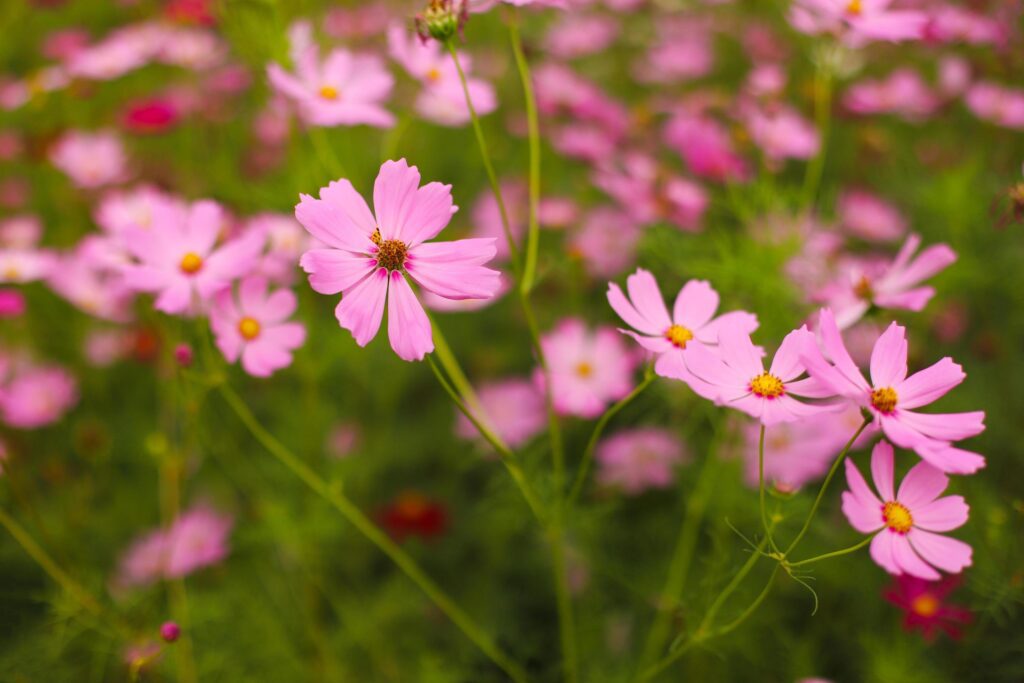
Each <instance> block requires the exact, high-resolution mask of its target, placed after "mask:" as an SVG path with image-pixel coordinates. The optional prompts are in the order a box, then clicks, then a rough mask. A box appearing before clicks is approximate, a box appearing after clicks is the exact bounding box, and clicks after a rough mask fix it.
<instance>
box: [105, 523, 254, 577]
mask: <svg viewBox="0 0 1024 683" xmlns="http://www.w3.org/2000/svg"><path fill="white" fill-rule="evenodd" d="M233 524H234V522H233V520H232V519H231V517H230V516H228V515H223V514H221V513H218V512H216V511H215V510H213V509H211V508H209V507H206V506H204V505H197V506H194V507H193V508H191V509H190V510H187V511H185V512H183V513H182V514H181V515H180V516H179V517H178V518H177V519H176V520H175V521H174V523H173V524H172V525H171V527H170V528H169V529H166V530H163V529H160V530H157V531H153V532H150V533H148V534H146V535H145V536H143V537H142V538H140V539H139V540H137V541H135V542H134V543H132V545H131V547H129V548H128V550H127V552H125V554H124V555H123V556H122V558H121V562H120V567H119V570H118V576H117V578H116V580H115V582H114V583H115V586H120V587H127V588H130V587H136V586H145V585H148V584H151V583H153V582H155V581H159V580H161V579H175V578H181V577H183V576H187V575H189V574H191V573H193V572H195V571H196V570H198V569H202V568H203V567H208V566H211V565H214V564H218V563H219V562H221V561H222V560H223V559H224V558H225V557H227V555H228V545H227V539H228V535H229V534H230V532H231V527H232V526H233Z"/></svg>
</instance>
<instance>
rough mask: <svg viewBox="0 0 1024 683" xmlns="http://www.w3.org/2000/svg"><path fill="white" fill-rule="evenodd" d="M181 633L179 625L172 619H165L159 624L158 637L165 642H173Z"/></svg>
mask: <svg viewBox="0 0 1024 683" xmlns="http://www.w3.org/2000/svg"><path fill="white" fill-rule="evenodd" d="M180 635H181V627H180V626H178V624H177V623H175V622H173V621H165V622H164V623H163V624H161V625H160V637H161V638H163V641H164V642H165V643H173V642H174V641H176V640H177V639H178V636H180Z"/></svg>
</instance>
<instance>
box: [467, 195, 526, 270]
mask: <svg viewBox="0 0 1024 683" xmlns="http://www.w3.org/2000/svg"><path fill="white" fill-rule="evenodd" d="M501 197H502V200H503V201H504V203H505V211H506V215H507V216H508V222H509V232H511V233H512V239H513V240H515V242H516V244H519V242H520V238H522V236H523V233H524V232H525V231H526V213H525V210H524V209H525V207H526V203H527V196H526V185H525V184H524V183H523V182H522V181H520V180H502V181H501ZM471 218H472V224H473V225H474V226H476V227H474V228H473V232H472V235H473V237H493V238H494V248H495V249H496V250H497V253H496V254H495V257H494V258H495V259H496V260H497V261H505V260H506V259H508V256H509V248H508V238H507V237H505V228H504V226H503V225H502V222H501V212H500V210H499V209H498V200H497V199H495V197H494V192H492V191H491V189H490V188H488V189H486V190H483V191H482V192H481V193H480V195H479V196H478V197H477V199H476V201H475V202H473V209H472V211H471Z"/></svg>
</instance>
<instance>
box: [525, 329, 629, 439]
mask: <svg viewBox="0 0 1024 683" xmlns="http://www.w3.org/2000/svg"><path fill="white" fill-rule="evenodd" d="M540 344H541V348H542V349H543V350H544V356H545V358H546V359H547V363H548V374H549V376H550V377H551V401H552V403H553V404H554V407H555V410H556V411H557V412H558V413H560V414H562V415H577V416H579V417H583V418H588V419H589V418H594V417H597V416H598V415H600V414H601V413H602V412H603V411H604V409H605V408H606V407H607V406H608V404H609V403H611V402H612V401H617V400H619V399H620V398H622V397H624V396H625V395H626V394H628V393H629V392H630V390H631V389H632V388H633V369H634V368H635V367H636V365H637V362H638V357H637V355H636V354H635V353H631V352H630V351H629V350H628V349H627V348H626V347H625V346H624V345H623V344H622V337H620V336H619V335H618V334H616V332H615V330H614V329H613V328H611V327H598V328H597V329H596V330H590V329H588V328H587V326H586V325H585V324H584V323H583V321H582V320H580V319H578V318H566V319H564V320H562V321H561V322H560V323H558V325H556V326H555V328H554V329H553V330H552V331H551V332H548V333H547V334H545V335H543V336H542V337H541V340H540ZM534 380H535V381H536V382H537V383H538V385H540V386H543V384H544V374H543V373H542V372H541V371H540V369H539V368H538V370H537V372H536V373H535V375H534Z"/></svg>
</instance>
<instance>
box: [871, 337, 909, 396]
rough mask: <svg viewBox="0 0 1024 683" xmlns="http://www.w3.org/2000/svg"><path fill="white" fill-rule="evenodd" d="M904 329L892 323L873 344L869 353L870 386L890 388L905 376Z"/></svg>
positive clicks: (905, 349)
mask: <svg viewBox="0 0 1024 683" xmlns="http://www.w3.org/2000/svg"><path fill="white" fill-rule="evenodd" d="M906 332H907V330H906V328H905V327H901V326H899V325H897V324H896V323H892V324H891V325H889V327H888V329H886V331H885V332H883V333H882V336H881V337H879V338H878V341H876V342H875V348H874V350H872V352H871V384H872V385H873V386H874V387H876V388H881V387H892V386H895V385H896V384H898V383H900V382H902V381H903V380H904V379H905V378H906V376H907V338H906Z"/></svg>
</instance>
